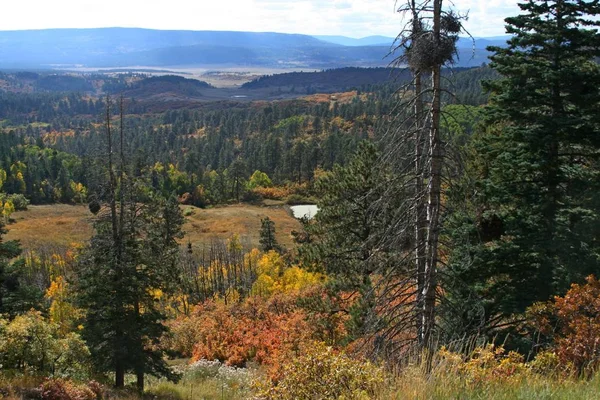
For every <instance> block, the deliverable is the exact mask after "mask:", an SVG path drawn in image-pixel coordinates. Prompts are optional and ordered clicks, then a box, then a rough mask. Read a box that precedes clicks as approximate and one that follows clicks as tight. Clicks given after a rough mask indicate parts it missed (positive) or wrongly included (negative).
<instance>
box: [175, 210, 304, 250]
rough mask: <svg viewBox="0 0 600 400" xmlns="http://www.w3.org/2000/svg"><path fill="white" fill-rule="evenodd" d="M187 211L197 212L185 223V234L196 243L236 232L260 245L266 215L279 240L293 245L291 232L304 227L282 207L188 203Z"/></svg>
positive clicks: (251, 242) (250, 242)
mask: <svg viewBox="0 0 600 400" xmlns="http://www.w3.org/2000/svg"><path fill="white" fill-rule="evenodd" d="M183 209H184V211H185V210H187V209H191V210H192V212H193V214H192V215H189V216H187V217H186V220H187V222H186V224H185V225H184V226H183V230H184V232H185V238H184V239H183V241H184V242H185V243H187V242H188V241H190V242H192V244H197V243H208V242H210V240H211V239H212V238H215V237H218V238H223V239H224V238H228V237H229V236H231V235H232V234H234V233H237V234H238V235H240V238H242V239H246V240H247V241H248V243H249V244H250V245H252V246H258V244H259V243H258V240H259V236H260V220H261V219H262V218H265V217H267V216H268V217H269V218H271V220H273V222H275V230H276V233H277V240H278V241H279V243H281V244H282V245H284V246H286V247H291V246H292V243H293V242H292V236H291V232H292V231H293V230H299V229H300V228H301V226H300V222H298V221H297V220H296V219H295V218H293V217H292V216H290V214H288V212H287V211H286V210H285V209H284V208H281V207H277V208H271V207H260V206H252V205H248V204H235V205H229V206H224V207H215V208H211V209H206V210H202V209H199V208H195V207H190V206H184V207H183Z"/></svg>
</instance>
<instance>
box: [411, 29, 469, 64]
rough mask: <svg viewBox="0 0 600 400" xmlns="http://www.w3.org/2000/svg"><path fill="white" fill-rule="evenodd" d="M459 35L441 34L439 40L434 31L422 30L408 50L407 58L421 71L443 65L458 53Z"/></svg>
mask: <svg viewBox="0 0 600 400" xmlns="http://www.w3.org/2000/svg"><path fill="white" fill-rule="evenodd" d="M457 39H458V37H457V36H454V35H452V36H447V35H443V34H442V35H440V38H439V41H438V40H436V39H435V36H434V34H433V32H431V31H428V32H422V33H420V34H419V35H418V36H416V37H415V38H414V39H413V40H412V43H411V45H410V49H409V51H407V54H406V59H407V62H408V65H409V67H410V68H411V69H413V70H416V71H421V72H427V71H431V70H432V69H433V68H434V67H435V66H438V65H443V64H445V63H447V62H448V61H452V58H453V57H454V55H455V54H456V41H457Z"/></svg>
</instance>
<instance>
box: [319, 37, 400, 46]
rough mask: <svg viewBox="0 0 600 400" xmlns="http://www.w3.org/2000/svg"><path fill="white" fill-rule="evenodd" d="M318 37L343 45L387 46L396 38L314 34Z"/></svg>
mask: <svg viewBox="0 0 600 400" xmlns="http://www.w3.org/2000/svg"><path fill="white" fill-rule="evenodd" d="M314 37H315V38H316V39H319V40H322V41H324V42H329V43H333V44H339V45H342V46H387V47H390V46H391V45H392V44H393V43H394V40H395V38H393V37H387V36H367V37H364V38H360V39H355V38H351V37H347V36H331V35H319V36H314Z"/></svg>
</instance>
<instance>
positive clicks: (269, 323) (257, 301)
mask: <svg viewBox="0 0 600 400" xmlns="http://www.w3.org/2000/svg"><path fill="white" fill-rule="evenodd" d="M183 325H185V326H187V327H189V326H190V325H192V326H193V329H194V340H195V341H196V343H195V344H194V345H193V348H192V358H193V360H199V359H208V360H219V361H223V362H225V363H226V364H228V365H234V366H243V365H245V364H246V363H247V362H248V361H255V362H258V363H261V364H270V365H273V364H275V363H277V360H278V359H279V358H280V357H282V356H283V355H284V354H290V353H293V352H295V351H297V349H298V348H299V346H300V344H301V343H302V342H303V341H305V340H307V339H308V338H309V337H310V336H311V333H312V332H311V329H310V327H309V326H308V324H307V322H306V318H305V314H304V313H303V312H302V311H301V310H299V309H298V308H297V307H295V305H294V304H293V299H292V300H289V299H285V298H284V296H275V297H274V298H271V299H269V300H266V299H263V298H259V297H251V298H248V299H246V300H245V301H243V302H242V303H235V304H228V305H226V304H224V302H222V301H213V300H210V301H207V302H205V303H203V304H201V305H199V306H197V307H196V309H195V310H194V312H193V314H192V315H191V316H190V317H189V318H188V321H186V322H185V323H183V324H182V326H183ZM179 333H180V332H178V328H177V327H176V328H175V329H174V334H175V336H177V335H178V334H179ZM186 340H187V341H188V342H187V343H189V340H190V339H189V336H188V337H187V339H186ZM186 346H187V344H186ZM188 348H189V347H188Z"/></svg>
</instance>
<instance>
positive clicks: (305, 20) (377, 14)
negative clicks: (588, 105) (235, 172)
mask: <svg viewBox="0 0 600 400" xmlns="http://www.w3.org/2000/svg"><path fill="white" fill-rule="evenodd" d="M403 1H404V0H399V4H400V3H401V2H403ZM4 3H5V4H3V5H2V11H3V12H2V14H3V18H2V21H1V22H0V30H13V29H42V28H87V27H106V26H123V27H143V28H156V29H191V30H238V31H271V32H289V33H306V34H330V35H346V36H352V37H363V36H369V35H388V36H395V35H396V34H397V33H398V31H399V29H400V27H401V16H400V15H399V14H398V13H396V12H395V2H394V0H229V1H220V0H169V1H164V0H160V1H158V0H103V1H96V0H95V1H90V0H54V1H48V0H29V1H23V0H21V1H12V0H5V1H4ZM446 3H447V4H448V5H449V4H450V2H449V1H448V0H447V2H446ZM516 3H517V2H516V0H454V6H455V8H456V9H457V10H459V11H462V12H466V11H469V16H470V18H469V21H468V22H467V24H466V26H467V28H468V29H469V31H470V32H471V33H472V34H473V35H474V36H491V35H502V34H504V24H503V19H504V18H505V17H507V16H510V15H515V14H516V13H517V12H518V8H517V6H516Z"/></svg>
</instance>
